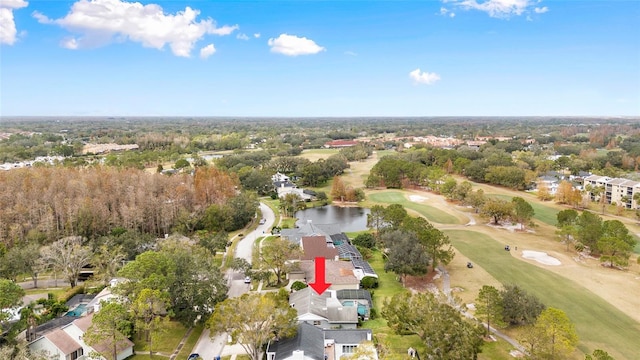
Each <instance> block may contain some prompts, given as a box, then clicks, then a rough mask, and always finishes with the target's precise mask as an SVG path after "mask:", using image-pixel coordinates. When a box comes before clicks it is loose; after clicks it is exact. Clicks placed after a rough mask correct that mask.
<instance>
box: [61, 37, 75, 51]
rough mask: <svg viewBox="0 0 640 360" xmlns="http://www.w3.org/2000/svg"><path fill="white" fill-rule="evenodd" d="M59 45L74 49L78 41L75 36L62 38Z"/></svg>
mask: <svg viewBox="0 0 640 360" xmlns="http://www.w3.org/2000/svg"><path fill="white" fill-rule="evenodd" d="M60 46H62V47H63V48H65V49H70V50H75V49H77V48H78V41H77V40H76V39H75V38H68V39H64V40H62V41H61V42H60Z"/></svg>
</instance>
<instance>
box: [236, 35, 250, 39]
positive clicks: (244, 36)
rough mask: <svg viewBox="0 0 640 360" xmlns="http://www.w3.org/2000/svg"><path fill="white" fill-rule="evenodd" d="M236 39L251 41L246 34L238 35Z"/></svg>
mask: <svg viewBox="0 0 640 360" xmlns="http://www.w3.org/2000/svg"><path fill="white" fill-rule="evenodd" d="M236 38H237V39H240V40H249V37H248V36H247V35H246V34H238V35H236Z"/></svg>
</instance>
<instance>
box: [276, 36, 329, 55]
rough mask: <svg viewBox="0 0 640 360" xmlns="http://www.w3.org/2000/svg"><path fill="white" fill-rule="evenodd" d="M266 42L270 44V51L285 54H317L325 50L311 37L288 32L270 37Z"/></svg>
mask: <svg viewBox="0 0 640 360" xmlns="http://www.w3.org/2000/svg"><path fill="white" fill-rule="evenodd" d="M268 44H269V46H271V52H274V53H278V54H283V55H287V56H298V55H310V54H317V53H319V52H321V51H325V50H326V49H325V48H324V47H322V46H319V45H318V44H316V43H315V42H314V41H313V40H311V39H307V38H306V37H297V36H295V35H289V34H280V36H278V37H277V38H275V39H273V38H271V39H269V42H268Z"/></svg>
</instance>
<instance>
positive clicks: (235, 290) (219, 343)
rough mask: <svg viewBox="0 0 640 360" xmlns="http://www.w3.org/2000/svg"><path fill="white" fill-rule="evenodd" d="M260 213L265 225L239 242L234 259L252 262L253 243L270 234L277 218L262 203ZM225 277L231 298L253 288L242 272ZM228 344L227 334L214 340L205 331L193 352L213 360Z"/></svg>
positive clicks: (207, 331)
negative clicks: (247, 282)
mask: <svg viewBox="0 0 640 360" xmlns="http://www.w3.org/2000/svg"><path fill="white" fill-rule="evenodd" d="M260 211H261V212H262V218H263V219H265V223H264V224H262V225H258V227H257V228H256V230H254V231H252V232H250V233H248V234H246V235H245V236H244V237H243V238H242V240H240V241H239V242H238V245H237V246H236V252H235V254H234V257H236V258H243V259H245V260H247V261H248V262H251V257H252V254H253V243H254V242H255V241H256V239H257V238H259V237H261V236H266V235H267V234H269V231H270V230H271V227H272V226H273V224H274V222H275V219H276V216H275V214H274V213H273V211H272V210H271V208H269V207H268V206H267V205H265V204H263V203H260ZM225 276H226V277H227V285H228V286H229V292H228V293H227V295H228V296H229V297H230V298H233V297H238V296H240V295H242V294H244V293H246V292H248V291H249V290H250V288H251V286H250V285H247V284H245V283H244V274H242V273H241V272H238V271H234V270H232V269H229V270H227V272H226V273H225ZM226 343H227V334H221V335H217V336H216V337H214V338H213V339H212V338H211V336H210V334H209V330H208V329H205V330H204V331H203V332H202V335H201V336H200V339H198V342H197V343H196V345H195V346H194V348H193V350H192V351H191V352H192V353H198V354H200V356H201V357H202V359H203V360H213V359H214V358H215V357H216V356H220V355H221V354H222V350H223V349H224V347H225V345H226ZM177 360H182V359H177Z"/></svg>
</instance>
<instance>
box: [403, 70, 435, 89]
mask: <svg viewBox="0 0 640 360" xmlns="http://www.w3.org/2000/svg"><path fill="white" fill-rule="evenodd" d="M409 77H410V78H411V79H412V80H413V81H414V82H415V83H417V84H426V85H431V84H434V83H435V82H436V81H438V80H440V75H438V74H436V73H429V72H426V71H420V69H419V68H418V69H415V70H413V71H412V72H410V73H409Z"/></svg>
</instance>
